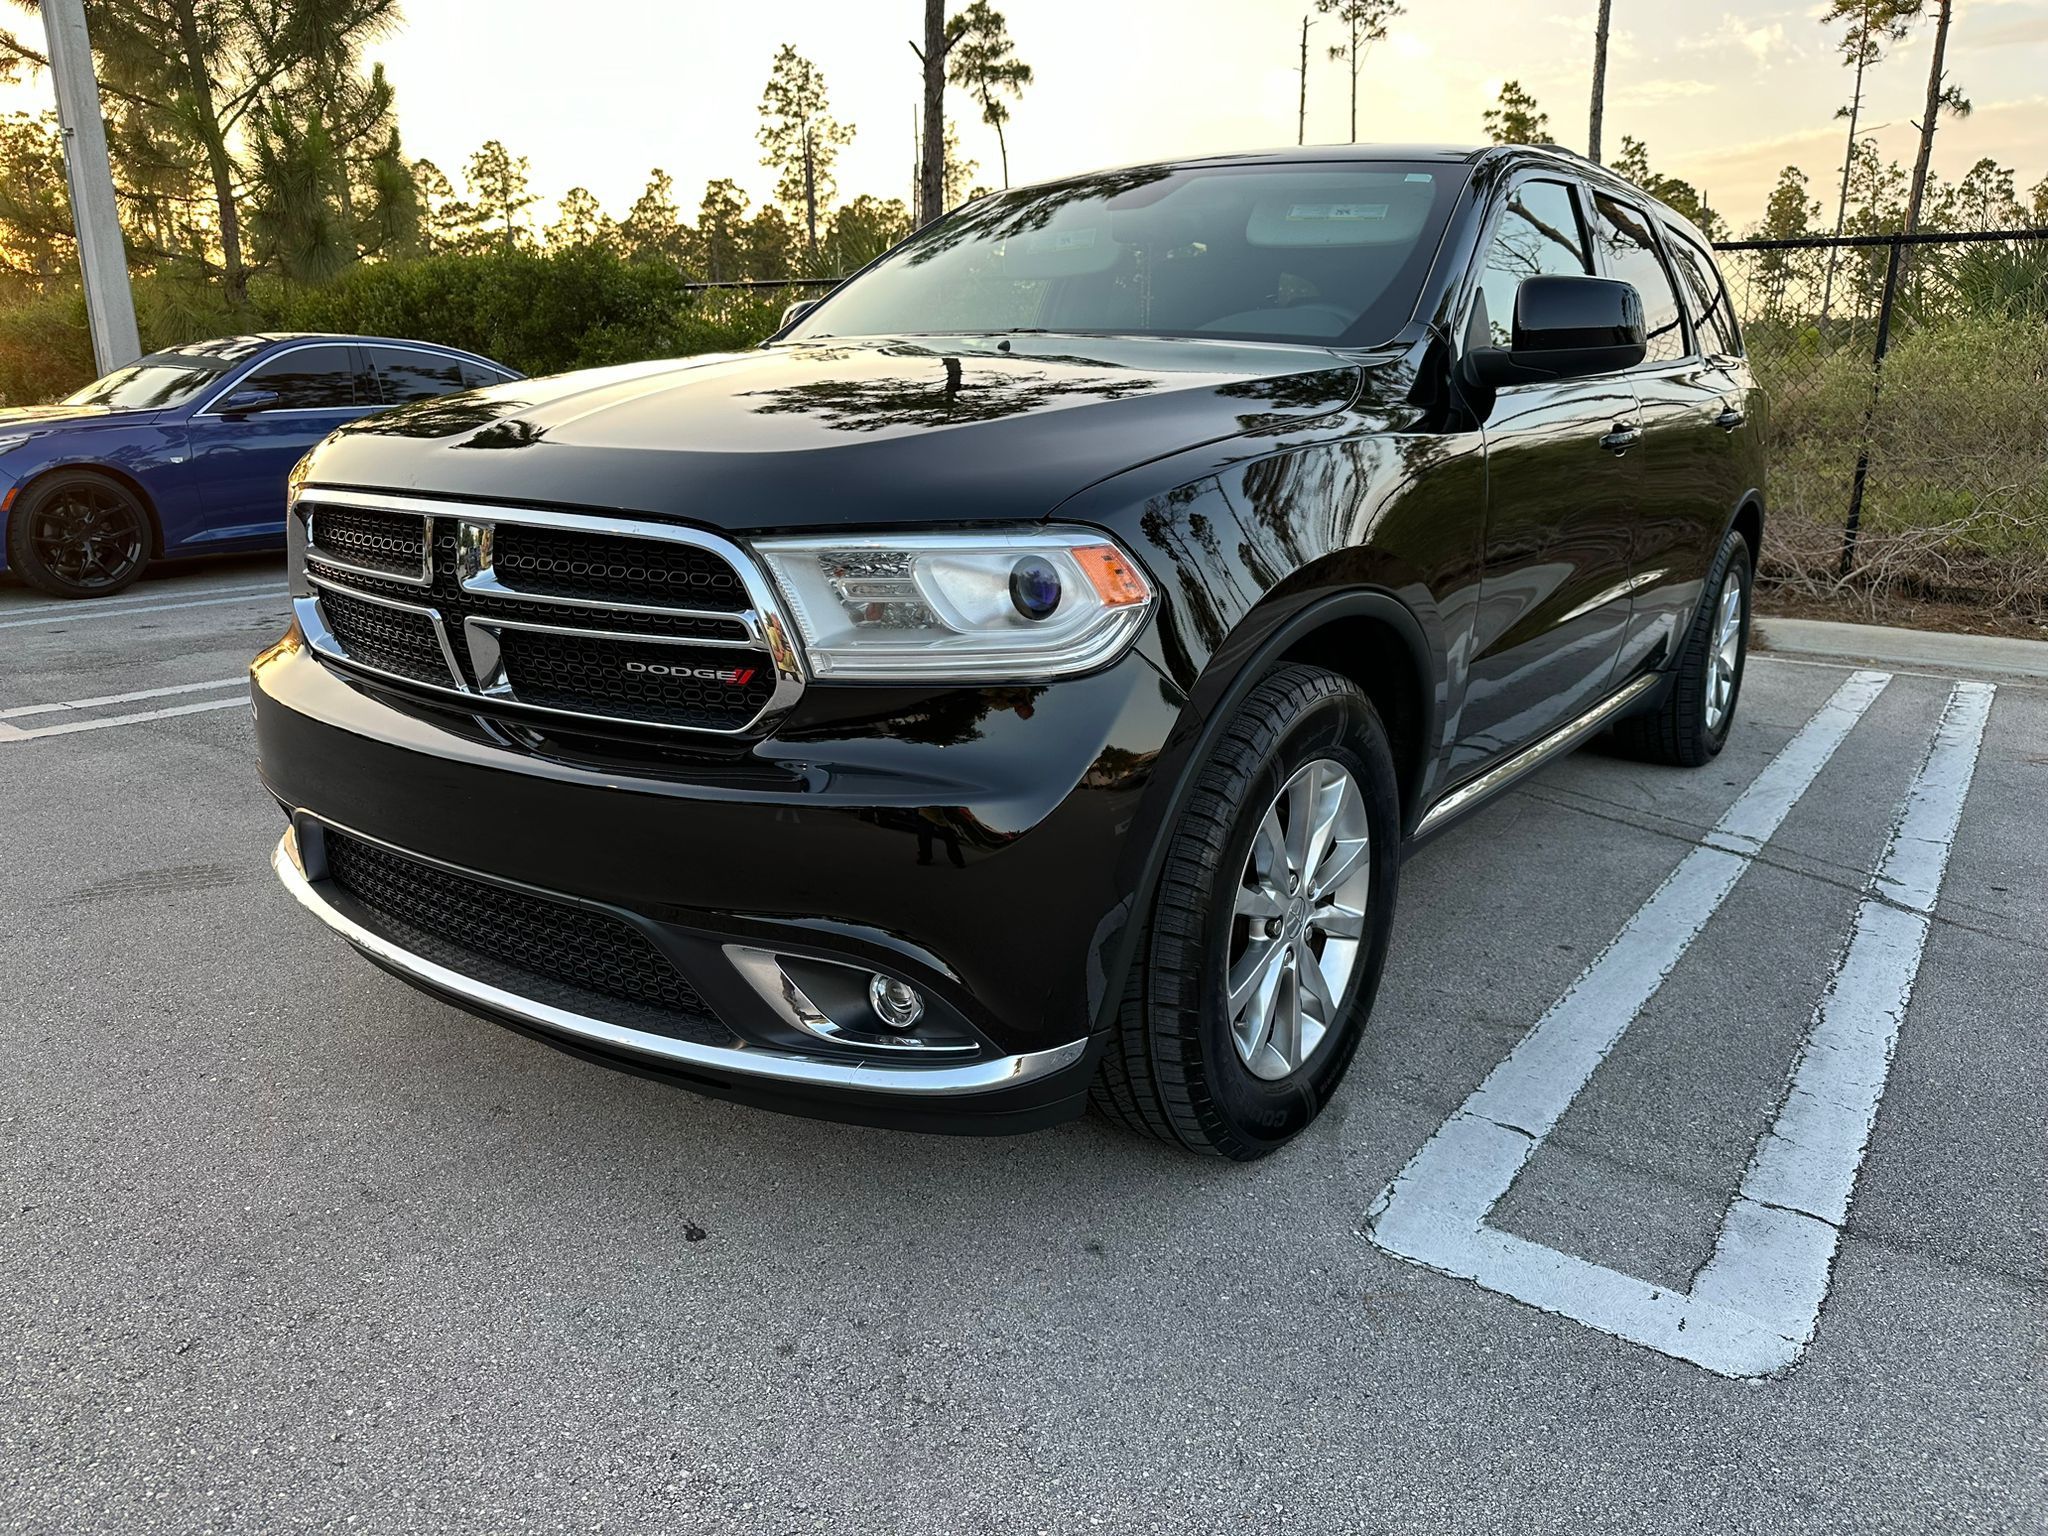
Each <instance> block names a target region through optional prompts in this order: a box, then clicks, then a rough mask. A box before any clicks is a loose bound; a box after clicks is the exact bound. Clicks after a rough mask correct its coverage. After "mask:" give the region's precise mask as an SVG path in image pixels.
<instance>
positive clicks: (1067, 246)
mask: <svg viewBox="0 0 2048 1536" xmlns="http://www.w3.org/2000/svg"><path fill="white" fill-rule="evenodd" d="M1094 243H1095V231H1094V230H1092V229H1062V230H1055V231H1054V232H1053V237H1052V248H1053V249H1054V250H1056V251H1085V250H1086V249H1088V247H1090V246H1091V245H1093V244H1094Z"/></svg>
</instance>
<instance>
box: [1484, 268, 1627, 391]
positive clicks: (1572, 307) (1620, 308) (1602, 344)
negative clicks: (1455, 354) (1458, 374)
mask: <svg viewBox="0 0 2048 1536" xmlns="http://www.w3.org/2000/svg"><path fill="white" fill-rule="evenodd" d="M1647 341H1648V338H1647V337H1646V336H1645V334H1644V329H1643V300H1642V295H1641V294H1639V293H1637V292H1636V286H1635V284H1634V283H1624V282H1619V281H1617V280H1616V279H1614V278H1611V277H1577V276H1554V277H1525V278H1523V279H1522V282H1521V285H1520V286H1519V287H1518V288H1517V289H1516V290H1515V344H1514V347H1513V349H1512V350H1507V349H1504V348H1500V347H1482V348H1480V349H1478V350H1477V351H1474V352H1473V353H1472V354H1471V355H1470V360H1471V364H1472V368H1473V371H1474V372H1475V373H1476V374H1477V375H1478V376H1479V378H1480V379H1481V380H1483V381H1484V382H1485V383H1487V384H1488V385H1490V386H1492V387H1493V388H1495V389H1499V388H1501V387H1503V386H1505V385H1509V384H1528V383H1534V382H1538V381H1541V380H1544V379H1578V378H1585V377H1587V376H1588V375H1591V374H1596V373H1619V372H1621V371H1622V370H1623V369H1625V368H1633V367H1635V365H1636V364H1637V363H1640V362H1641V361H1642V360H1643V357H1644V355H1645V353H1646V351H1647V350H1648V346H1647Z"/></svg>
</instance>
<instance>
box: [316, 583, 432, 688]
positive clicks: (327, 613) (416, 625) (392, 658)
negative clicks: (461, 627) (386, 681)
mask: <svg viewBox="0 0 2048 1536" xmlns="http://www.w3.org/2000/svg"><path fill="white" fill-rule="evenodd" d="M320 612H321V615H322V617H324V618H325V619H326V620H327V627H328V628H329V629H330V630H332V631H333V632H334V638H335V639H337V640H339V641H340V642H341V648H342V649H343V650H344V651H346V652H347V653H348V654H349V656H350V657H351V658H353V659H354V660H357V661H360V662H362V663H363V665H365V666H369V667H376V668H378V669H379V670H380V671H384V672H396V673H397V674H398V675H399V676H400V677H409V678H412V679H414V680H415V681H417V682H422V683H435V684H439V685H441V686H446V685H447V682H448V661H447V658H446V657H444V656H443V655H442V654H441V641H440V637H439V636H437V635H436V634H435V633H434V622H433V620H431V619H429V618H428V617H427V616H426V615H425V614H423V613H408V612H406V611H405V610H404V609H402V608H387V607H385V606H384V605H383V604H382V603H371V602H365V601H364V600H363V599H362V598H359V597H350V596H348V595H347V594H345V593H341V592H332V591H328V590H326V589H325V588H322V589H321V591H320Z"/></svg>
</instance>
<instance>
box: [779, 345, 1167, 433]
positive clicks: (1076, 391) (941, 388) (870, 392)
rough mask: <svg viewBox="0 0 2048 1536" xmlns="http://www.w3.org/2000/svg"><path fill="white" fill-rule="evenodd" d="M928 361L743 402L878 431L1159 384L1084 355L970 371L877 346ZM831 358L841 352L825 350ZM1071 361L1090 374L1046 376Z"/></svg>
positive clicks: (959, 363) (1124, 393) (788, 387)
mask: <svg viewBox="0 0 2048 1536" xmlns="http://www.w3.org/2000/svg"><path fill="white" fill-rule="evenodd" d="M879 350H882V351H884V352H886V353H888V354H890V355H893V356H899V357H903V358H905V359H920V360H922V361H923V362H924V363H925V364H927V365H928V366H926V367H919V368H916V369H915V370H913V369H912V368H910V367H906V368H905V369H904V370H903V372H902V373H900V374H890V375H886V376H884V377H881V378H866V379H812V380H809V381H807V382H805V383H802V384H785V385H782V386H780V387H778V388H775V389H756V390H749V391H747V392H746V393H745V394H743V395H742V396H741V398H742V399H747V400H754V401H757V402H759V403H758V404H756V405H755V406H754V409H755V410H756V411H758V412H760V413H761V414H762V415H764V416H783V415H800V416H810V417H813V418H815V419H816V421H817V422H818V424H819V425H820V426H825V427H831V428H833V429H835V430H838V431H842V432H878V431H880V430H882V429H883V428H885V427H943V426H951V425H955V424H958V423H963V422H971V421H995V420H997V419H998V418H1000V417H1004V416H1019V415H1022V414H1024V413H1025V412H1028V411H1036V410H1040V409H1043V408H1044V407H1046V406H1048V405H1051V404H1053V403H1054V402H1056V401H1102V400H1121V399H1124V398H1126V397H1128V396H1131V395H1141V394H1144V393H1146V392H1147V391H1148V390H1153V389H1156V388H1158V384H1157V382H1156V381H1154V380H1152V379H1148V378H1143V377H1138V376H1133V375H1130V374H1122V375H1121V376H1119V373H1118V371H1117V370H1115V369H1114V368H1113V366H1112V365H1108V364H1104V363H1100V362H1095V361H1093V360H1090V359H1085V358H1031V359H1028V360H1026V359H1018V360H1017V361H1016V362H1015V363H1009V362H1004V361H997V360H993V359H992V360H988V361H983V360H981V359H973V360H972V361H973V362H974V363H975V366H974V368H973V371H972V372H971V373H970V372H969V371H968V368H967V364H966V362H964V361H963V360H962V359H960V358H958V357H941V356H939V355H937V354H935V353H930V352H925V351H923V350H922V349H919V348H914V347H888V348H882V349H879ZM823 355H824V356H825V357H827V358H828V359H829V358H831V357H833V356H835V355H846V354H832V353H826V354H823ZM1042 362H1044V363H1066V364H1071V365H1074V366H1077V367H1081V368H1085V369H1086V370H1088V371H1086V372H1082V373H1067V374H1052V375H1048V374H1045V373H1041V372H1038V371H1036V370H1035V368H1034V365H1035V364H1038V363H1042Z"/></svg>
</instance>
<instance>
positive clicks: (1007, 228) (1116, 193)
mask: <svg viewBox="0 0 2048 1536" xmlns="http://www.w3.org/2000/svg"><path fill="white" fill-rule="evenodd" d="M1465 178H1466V168H1465V167H1464V166H1463V165H1458V164H1453V163H1449V162H1442V161H1430V162H1406V161H1394V160H1377V161H1375V160H1357V161H1348V162H1332V161H1327V160H1324V161H1303V162H1299V163H1295V164H1280V165H1270V164H1263V165H1214V166H1188V167H1181V168H1172V167H1157V166H1155V167H1151V168H1146V169H1139V170H1129V171H1111V172H1106V173H1103V174H1100V175H1094V176H1083V177H1079V178H1076V179H1075V180H1072V181H1064V182H1059V183H1056V184H1054V185H1050V186H1043V187H1029V188H1024V189H1022V190H1019V191H1016V192H1003V193H996V194H993V195H991V196H988V197H984V198H981V199H978V200H977V201H975V202H972V203H969V204H968V205H967V206H966V207H964V208H961V209H958V210H957V211H955V212H954V213H952V214H951V215H949V216H948V217H946V218H944V219H941V220H940V221H938V222H937V223H936V224H933V225H931V226H930V227H929V228H927V229H925V230H923V231H922V232H920V233H919V234H917V235H915V236H913V237H912V238H911V239H909V240H908V241H906V242H904V243H903V244H902V245H900V246H898V247H897V248H896V249H895V250H893V251H891V252H890V253H889V254H888V255H886V256H884V257H883V258H882V259H881V261H880V262H878V263H877V264H876V265H875V266H874V267H873V268H871V269H870V270H869V271H867V272H866V273H864V274H862V275H861V276H860V277H859V278H857V279H856V280H855V281H853V282H851V283H848V284H847V285H846V286H845V287H843V288H841V289H839V290H838V291H837V292H835V293H833V294H832V295H831V296H830V297H828V298H827V299H825V300H824V302H823V303H821V304H820V305H819V306H818V307H817V308H816V309H815V310H813V311H812V312H811V313H810V314H808V315H806V316H805V317H804V318H803V320H802V321H801V322H800V323H799V324H798V326H797V327H796V329H795V330H794V331H793V332H792V333H791V335H790V338H789V339H791V340H795V341H807V340H817V339H819V338H822V337H827V336H904V335H920V334H953V335H959V334H970V335H980V334H987V333H992V332H993V333H999V332H1007V331H1053V332H1065V333H1083V334H1085V333H1108V334H1114V335H1126V336H1205V337H1216V338H1219V339H1222V338H1228V339H1234V340H1244V341H1289V342H1313V343H1319V344H1322V345H1325V346H1364V345H1370V344H1372V343H1375V342H1381V341H1385V340H1387V339H1389V338H1390V337H1392V336H1394V335H1395V334H1396V333H1397V332H1398V331H1399V330H1400V329H1401V327H1402V326H1403V325H1404V324H1406V323H1407V321H1408V319H1409V317H1410V315H1411V314H1412V313H1413V311H1414V307H1415V300H1416V296H1417V294H1418V293H1419V292H1420V290H1421V286H1422V281H1423V278H1424V276H1425V275H1426V274H1427V272H1428V270H1429V265H1430V262H1431V261H1432V260H1433V259H1434V257H1435V255H1436V249H1437V244H1438V242H1439V240H1440V239H1441V237H1442V234H1443V229H1444V225H1445V223H1446V222H1447V220H1448V219H1449V216H1450V208H1451V204H1452V201H1453V199H1454V198H1455V197H1456V195H1457V192H1458V190H1459V189H1460V188H1461V187H1462V186H1463V184H1464V182H1465Z"/></svg>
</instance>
